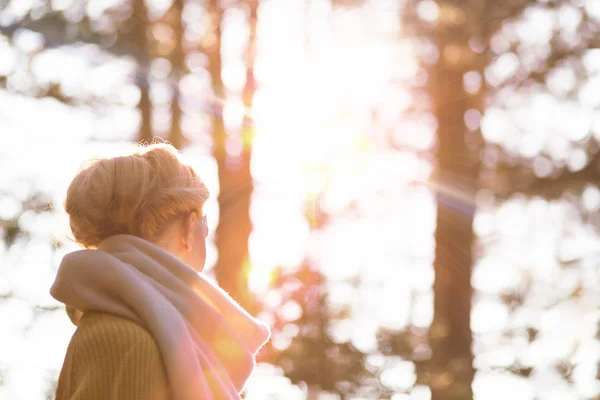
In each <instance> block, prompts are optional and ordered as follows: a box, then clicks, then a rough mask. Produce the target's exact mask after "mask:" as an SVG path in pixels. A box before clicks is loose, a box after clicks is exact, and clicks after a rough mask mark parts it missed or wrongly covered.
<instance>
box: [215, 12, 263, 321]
mask: <svg viewBox="0 0 600 400" xmlns="http://www.w3.org/2000/svg"><path fill="white" fill-rule="evenodd" d="M212 8H213V12H215V14H214V15H218V16H220V15H221V12H220V10H219V9H218V2H216V1H213V2H212ZM250 8H251V20H250V26H251V36H250V43H249V49H248V66H247V68H248V69H247V79H246V86H245V89H244V93H243V96H244V103H245V106H246V107H247V110H250V109H251V107H252V96H253V93H254V74H253V64H254V63H253V62H254V56H253V53H254V50H253V46H254V41H255V35H256V8H257V2H251V3H250ZM217 21H218V22H217V24H220V21H221V19H220V17H217ZM220 32H221V31H220V26H216V27H215V36H216V41H217V44H216V45H215V46H213V48H212V51H211V52H210V69H211V71H210V72H211V74H212V78H213V84H214V89H215V95H216V96H217V98H218V100H224V96H225V93H224V92H225V90H224V88H223V83H222V80H221V59H220V54H219V49H220ZM218 100H217V101H218ZM241 129H242V130H241V133H239V132H231V135H229V134H228V132H226V130H225V126H224V121H223V118H222V114H221V113H217V114H216V115H215V116H214V119H213V135H214V144H215V147H214V157H215V159H216V161H217V165H218V171H219V187H220V193H219V225H218V226H217V232H216V245H217V250H218V253H219V257H218V260H217V264H216V265H215V274H216V278H217V281H218V283H219V285H220V286H221V287H222V288H223V289H224V290H225V291H227V292H228V293H229V294H230V295H231V296H232V297H233V298H234V299H235V300H236V301H238V302H239V303H240V305H242V307H244V308H245V309H246V310H248V311H249V312H250V313H252V314H255V313H256V312H257V307H256V302H255V299H254V296H253V295H252V293H251V292H250V291H249V288H248V274H249V270H250V263H249V259H248V239H249V236H250V232H251V231H252V224H251V221H250V197H251V195H252V187H253V184H252V176H251V174H250V157H251V150H252V148H251V139H252V134H253V129H252V126H251V124H250V121H249V119H248V118H245V119H244V126H243V127H242V128H241ZM236 135H241V137H242V140H243V148H242V150H241V152H240V153H239V154H231V152H228V151H227V150H228V149H227V146H226V144H227V143H228V140H235V139H230V136H231V137H234V136H236Z"/></svg>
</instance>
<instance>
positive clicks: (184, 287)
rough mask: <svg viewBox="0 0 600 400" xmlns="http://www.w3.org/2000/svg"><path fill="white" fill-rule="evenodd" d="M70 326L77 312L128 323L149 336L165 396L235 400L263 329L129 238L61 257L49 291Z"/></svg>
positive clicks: (197, 278) (177, 264)
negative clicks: (155, 348)
mask: <svg viewBox="0 0 600 400" xmlns="http://www.w3.org/2000/svg"><path fill="white" fill-rule="evenodd" d="M50 293H51V294H52V296H53V297H54V298H55V299H57V300H58V301H60V302H62V303H64V304H65V305H66V308H67V313H68V315H69V317H70V318H71V321H73V323H74V324H75V325H77V324H78V322H79V320H80V318H81V315H82V313H84V312H85V311H88V310H89V311H92V310H93V311H104V312H108V313H111V314H115V315H118V316H122V317H125V318H128V319H131V320H133V321H136V322H137V323H139V324H140V325H142V326H143V327H145V328H146V329H147V330H148V331H149V332H150V333H151V334H152V336H153V337H154V338H155V340H156V342H157V344H158V347H159V349H160V352H161V355H162V358H163V362H164V364H165V367H166V370H167V375H168V378H169V383H170V386H171V390H172V396H173V399H176V400H192V399H194V400H197V399H239V398H240V395H239V393H240V392H241V391H242V390H243V388H244V385H245V383H246V380H247V379H248V377H249V375H250V373H251V372H252V369H253V368H254V365H255V356H256V353H257V352H258V350H259V349H260V348H261V347H262V346H263V345H264V344H265V342H266V341H267V340H268V339H269V336H270V331H269V328H268V327H267V326H266V325H265V324H264V323H262V322H261V321H259V320H257V319H255V318H253V317H252V316H251V315H250V314H248V313H247V312H246V311H245V310H243V309H242V308H241V307H240V306H239V305H238V304H237V303H236V302H235V301H234V300H233V299H232V298H231V297H230V296H229V295H228V294H227V293H226V292H225V291H223V290H222V289H220V288H219V287H217V286H216V285H214V284H213V283H211V282H210V281H209V280H207V279H206V278H204V277H203V276H202V275H200V274H198V273H197V272H196V271H194V270H193V269H192V268H191V267H189V266H188V265H187V264H185V263H183V262H181V261H180V260H179V259H178V258H176V257H175V256H173V255H171V254H170V253H169V252H167V251H165V250H163V249H162V248H160V247H158V246H156V245H154V244H152V243H150V242H148V241H146V240H143V239H140V238H138V237H135V236H131V235H116V236H112V237H110V238H108V239H106V240H104V241H103V242H102V243H100V245H99V246H98V250H80V251H75V252H73V253H70V254H67V255H66V256H65V257H64V258H63V260H62V262H61V264H60V267H59V269H58V274H57V276H56V280H55V281H54V284H53V285H52V288H51V289H50Z"/></svg>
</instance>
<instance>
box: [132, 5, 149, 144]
mask: <svg viewBox="0 0 600 400" xmlns="http://www.w3.org/2000/svg"><path fill="white" fill-rule="evenodd" d="M130 23H131V25H132V30H131V33H130V38H127V39H130V40H127V39H126V40H125V42H126V43H129V44H130V46H135V47H133V48H136V49H137V51H138V54H137V57H136V58H137V59H138V68H137V77H136V80H137V84H138V88H139V89H140V94H141V96H140V102H139V104H138V107H139V109H140V118H141V120H140V128H139V134H138V142H142V143H151V142H152V140H153V138H154V134H153V133H152V103H151V101H150V82H149V80H148V64H149V62H148V60H147V58H146V57H148V54H149V51H150V48H149V47H150V46H149V43H148V38H147V29H148V25H149V21H148V10H147V9H146V4H145V3H144V0H134V1H133V15H132V17H131V18H130Z"/></svg>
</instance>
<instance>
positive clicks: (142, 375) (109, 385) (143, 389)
mask: <svg viewBox="0 0 600 400" xmlns="http://www.w3.org/2000/svg"><path fill="white" fill-rule="evenodd" d="M169 397H170V396H169V384H168V381H167V375H166V371H165V368H164V366H163V363H162V359H161V356H160V352H159V349H158V346H157V344H156V342H155V340H154V338H153V337H152V336H151V335H150V334H149V333H148V332H147V331H146V330H145V329H144V328H142V327H141V326H140V325H138V324H137V323H135V322H133V321H130V320H128V319H125V318H121V317H118V316H115V315H111V314H107V313H101V312H89V313H85V314H84V315H83V317H82V318H81V321H80V322H79V324H78V326H77V330H76V331H75V334H74V335H73V337H72V339H71V342H70V343H69V347H68V349H67V354H66V356H65V360H64V364H63V367H62V369H61V372H60V376H59V379H58V387H57V391H56V400H142V399H143V400H166V399H168V398H169Z"/></svg>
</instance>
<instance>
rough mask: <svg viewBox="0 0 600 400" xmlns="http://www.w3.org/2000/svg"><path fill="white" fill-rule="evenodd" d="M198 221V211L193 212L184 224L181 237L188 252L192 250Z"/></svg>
mask: <svg viewBox="0 0 600 400" xmlns="http://www.w3.org/2000/svg"><path fill="white" fill-rule="evenodd" d="M197 219H198V215H197V213H196V211H192V212H190V213H189V214H188V216H187V217H186V219H185V221H184V224H183V232H182V233H183V235H182V237H181V241H182V245H183V248H184V249H185V250H186V251H188V252H189V251H191V250H192V246H193V243H192V240H193V239H192V238H193V233H194V225H195V224H196V221H197Z"/></svg>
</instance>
